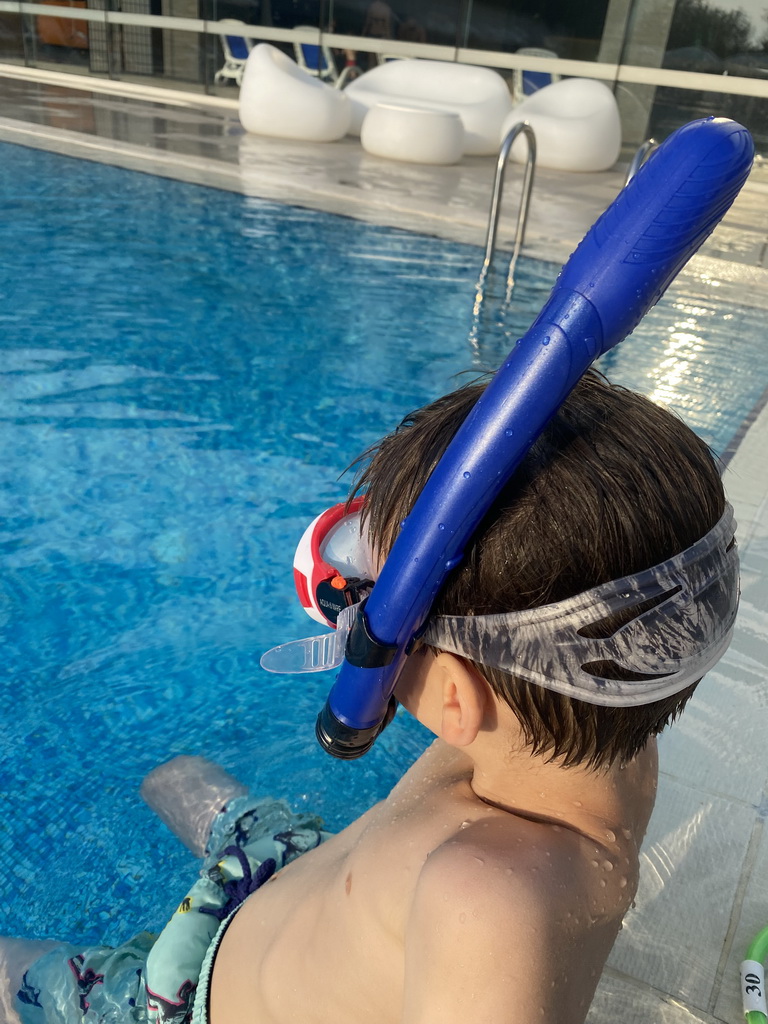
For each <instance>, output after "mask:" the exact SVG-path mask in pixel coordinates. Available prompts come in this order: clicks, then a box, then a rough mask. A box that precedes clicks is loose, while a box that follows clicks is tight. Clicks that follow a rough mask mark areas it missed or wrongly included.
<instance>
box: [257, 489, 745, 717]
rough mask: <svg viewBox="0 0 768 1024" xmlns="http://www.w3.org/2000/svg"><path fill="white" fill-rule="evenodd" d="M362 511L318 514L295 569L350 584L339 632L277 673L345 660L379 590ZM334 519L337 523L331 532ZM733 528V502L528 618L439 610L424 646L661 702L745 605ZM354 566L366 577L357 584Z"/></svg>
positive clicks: (632, 699)
mask: <svg viewBox="0 0 768 1024" xmlns="http://www.w3.org/2000/svg"><path fill="white" fill-rule="evenodd" d="M361 504H362V499H358V500H357V501H356V502H355V503H354V504H353V506H351V507H350V508H349V509H347V508H346V506H344V505H337V506H335V508H333V509H329V510H328V512H326V513H323V515H322V516H318V518H317V519H315V520H314V521H313V523H312V524H311V525H310V527H309V528H308V530H307V533H305V535H304V537H303V538H302V541H301V542H300V544H299V548H298V549H297V552H296V560H295V562H294V573H295V575H296V579H297V580H299V579H302V580H311V581H314V580H319V581H320V583H318V584H317V585H316V588H315V589H316V593H320V592H321V587H322V585H323V584H324V583H325V582H326V579H327V576H328V573H329V572H336V574H337V576H340V578H341V579H343V580H344V581H345V586H343V587H337V590H338V592H340V593H342V594H343V595H344V603H343V606H340V607H339V611H338V613H337V617H336V631H335V632H334V633H328V634H324V635H322V636H314V637H308V638H307V639H304V640H296V641H293V642H291V643H287V644H282V645H281V646H279V647H274V648H272V650H270V651H267V652H266V654H264V655H263V656H262V658H261V665H262V668H264V669H266V670H267V671H268V672H290V673H302V672H321V671H324V670H327V669H334V668H337V667H338V666H339V665H340V664H341V663H342V661H343V660H344V657H345V652H346V644H347V636H348V634H349V631H350V628H351V626H352V623H353V621H354V618H355V615H356V612H357V609H358V607H359V603H360V601H361V600H363V599H364V597H365V595H366V594H367V592H368V591H369V590H370V588H371V587H372V585H373V584H372V581H371V579H370V578H366V577H365V572H366V571H368V572H369V573H370V572H371V564H370V556H369V554H368V552H367V551H366V547H365V544H364V542H363V539H362V538H361V535H360V511H359V510H360V506H361ZM324 517H327V519H326V518H324ZM327 523H331V524H332V526H331V528H330V529H329V530H328V532H327V535H325V536H324V535H323V530H324V526H325V524H327ZM735 528H736V524H735V522H734V516H733V509H732V508H731V506H730V505H726V508H725V512H724V513H723V516H722V517H721V519H720V520H719V522H718V523H717V524H716V525H715V526H714V527H713V528H712V529H711V530H710V531H709V533H707V534H706V535H705V536H704V537H702V538H701V539H700V540H698V541H697V542H696V543H695V544H693V545H691V547H689V548H688V549H687V550H686V551H682V552H681V553H680V554H677V555H674V556H673V557H672V558H669V559H667V560H666V561H664V562H661V563H659V564H658V565H655V566H653V567H652V568H650V569H645V570H643V571H642V572H639V573H635V574H633V575H631V576H625V577H624V578H623V579H619V580H613V581H612V582H610V583H604V584H601V585H600V586H597V587H593V588H592V589H591V590H587V591H584V592H583V593H581V594H577V595H576V596H574V597H570V598H567V599H566V600H564V601H558V602H556V603H554V604H548V605H544V606H542V607H539V608H531V609H528V610H526V611H519V612H506V613H503V614H498V615H464V616H458V615H435V616H432V617H431V618H430V619H429V620H428V624H427V628H426V630H425V632H424V634H423V637H422V639H423V642H425V643H427V644H430V645H432V646H434V647H436V648H438V649H439V650H441V651H447V652H450V653H452V654H456V655H459V656H460V657H463V658H469V659H470V660H471V661H473V662H477V663H478V664H480V665H482V666H486V667H488V668H497V669H501V670H503V671H505V672H508V673H510V674H511V675H514V676H516V677H518V678H520V679H523V680H526V681H527V682H529V683H533V684H535V685H537V686H543V687H545V688H546V689H549V690H554V691H556V692H557V693H562V694H565V695H566V696H568V697H572V698H576V699H578V700H582V701H586V702H587V703H590V704H601V705H605V706H614V707H630V706H634V705H641V704H650V703H652V702H653V701H657V700H661V699H663V698H664V697H668V696H670V695H671V694H674V693H679V692H680V691H681V690H684V689H686V687H688V686H690V685H691V684H692V683H694V682H696V681H697V680H699V679H700V678H701V677H702V676H703V675H705V674H706V672H707V671H709V669H711V668H712V667H713V666H714V665H715V664H716V663H717V661H718V660H719V659H720V657H721V656H722V655H723V653H724V652H725V650H726V648H727V647H728V644H729V643H730V641H731V636H732V634H733V627H734V622H735V619H736V611H737V608H738V603H739V558H738V550H737V545H736V540H735V537H734V533H735ZM308 534H310V539H309V543H307V536H308ZM308 552H309V553H310V556H309V558H308V555H307V553H308ZM330 562H333V563H334V564H335V565H336V566H337V569H334V568H333V566H332V565H330V564H329V563H330ZM337 570H338V571H337ZM342 570H343V573H342ZM352 571H354V572H355V573H356V574H357V575H356V576H353V577H352V578H348V577H347V575H345V574H346V573H350V572H352ZM330 586H331V587H333V586H334V584H333V581H331V583H330ZM302 588H303V589H302ZM297 589H298V590H299V596H300V598H301V600H302V603H303V604H304V606H305V608H306V609H307V611H308V612H309V614H310V615H312V616H313V618H316V619H317V618H320V621H325V622H327V623H328V624H331V625H332V624H333V622H332V617H331V615H330V614H329V615H326V614H324V612H327V611H328V609H327V608H325V607H324V606H323V605H321V606H320V608H321V609H322V610H319V609H318V608H317V605H318V604H319V598H316V601H315V603H314V606H313V610H310V608H308V607H307V604H306V599H307V598H306V595H307V593H308V592H309V590H310V588H309V586H306V585H305V584H303V583H302V585H301V587H297ZM302 595H304V596H302ZM361 595H362V596H361ZM309 600H310V603H312V602H311V596H310V598H309Z"/></svg>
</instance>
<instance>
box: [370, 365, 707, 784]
mask: <svg viewBox="0 0 768 1024" xmlns="http://www.w3.org/2000/svg"><path fill="white" fill-rule="evenodd" d="M486 385H487V379H484V380H482V381H476V382H473V383H472V384H469V385H466V386H464V387H462V388H459V389H458V390H457V391H454V392H452V393H451V394H449V395H446V396H445V397H443V398H440V399H438V400H437V401H436V402H433V403H431V404H430V405H427V406H425V407H424V408H422V409H419V410H418V411H416V412H414V413H411V414H410V415H409V416H407V417H406V418H405V419H404V420H403V422H402V423H401V424H400V426H399V427H398V428H397V429H396V430H395V431H394V432H393V433H392V434H389V435H388V436H387V437H385V438H383V439H382V440H381V441H379V442H378V443H377V444H375V445H374V446H372V448H370V449H369V450H368V451H367V452H366V453H365V454H364V456H362V457H361V460H359V461H360V462H361V465H363V466H364V468H363V469H362V471H361V472H360V474H359V476H358V478H357V480H356V482H355V486H354V488H353V494H356V493H358V492H359V491H361V490H364V491H366V493H367V498H366V503H365V506H364V510H363V516H364V519H363V522H364V528H367V530H368V536H369V539H370V541H371V543H372V546H373V548H374V550H376V551H378V552H381V553H382V554H384V555H386V554H387V553H388V552H389V550H390V548H391V547H392V545H393V544H394V541H395V539H396V537H397V534H398V531H399V528H400V523H401V522H402V521H403V519H405V517H406V516H407V515H408V513H409V512H410V510H411V508H412V507H413V504H414V502H415V500H416V498H417V496H418V495H419V493H420V492H421V489H422V488H423V486H424V484H425V483H426V481H427V479H428V478H429V476H430V474H431V472H432V470H433V469H434V467H435V466H436V465H437V462H438V461H439V459H440V457H441V455H442V454H443V452H444V451H445V449H446V447H447V446H448V444H449V442H450V441H451V439H452V438H453V436H454V434H455V433H456V431H457V430H458V428H459V426H460V425H461V423H462V422H463V421H464V419H465V418H466V416H467V414H468V413H469V411H470V409H471V408H472V406H473V405H474V404H475V402H476V401H477V399H478V398H479V396H480V395H481V394H482V392H483V390H484V389H485V387H486ZM363 460H364V461H363ZM724 508H725V496H724V493H723V487H722V483H721V480H720V474H719V472H718V468H717V465H716V462H715V460H714V458H713V456H712V453H711V452H710V450H709V448H708V447H707V445H706V444H705V443H704V442H703V441H702V440H701V439H700V438H698V437H697V436H696V434H694V433H693V431H692V430H691V429H690V428H689V427H687V426H686V425H685V424H684V423H683V422H682V420H680V419H679V418H678V417H677V416H675V415H674V414H673V413H671V412H670V411H669V410H667V409H665V408H663V407H661V406H657V405H655V404H654V403H653V402H651V401H649V400H648V399H647V398H644V397H643V396H642V395H638V394H636V393H634V392H632V391H629V390H627V389H626V388H623V387H619V386H617V385H614V384H611V383H610V382H609V381H607V380H606V379H605V378H604V377H602V376H601V375H600V374H598V373H596V372H595V371H590V372H589V373H587V374H586V375H585V376H584V377H583V378H582V380H581V381H580V382H579V383H578V384H577V385H576V387H575V388H574V390H573V391H572V393H571V394H570V396H569V397H568V398H567V399H566V401H565V402H564V403H563V405H562V406H561V408H560V410H559V411H558V412H557V414H556V415H555V417H554V418H553V419H552V420H551V421H550V423H549V424H548V425H547V427H546V428H545V429H544V431H543V432H542V434H541V436H540V437H539V438H538V440H537V441H536V442H535V444H534V445H533V447H532V448H531V450H530V451H529V452H528V454H527V455H526V457H525V458H524V460H523V462H522V463H521V465H520V466H519V468H518V469H517V471H516V472H515V474H514V475H513V476H512V478H511V479H510V480H509V482H508V483H507V484H506V486H505V487H504V489H503V491H502V492H501V494H500V495H499V497H498V499H497V500H496V501H495V503H494V504H493V506H492V507H491V509H490V511H489V512H488V513H487V515H486V516H485V518H484V520H483V522H482V523H481V525H480V527H479V529H478V530H477V532H476V534H475V536H474V537H473V539H472V541H471V543H470V544H469V545H468V547H467V549H466V552H465V558H464V561H463V562H462V564H461V566H460V567H459V568H458V569H456V570H455V571H454V572H453V574H452V575H451V576H450V577H449V578H448V580H447V583H446V585H445V587H444V588H443V590H442V591H441V593H440V594H439V595H438V598H437V601H436V603H435V605H434V607H433V609H432V612H433V614H439V615H489V614H494V613H500V612H506V611H519V610H522V609H527V608H535V607H539V606H541V605H545V604H549V603H551V602H554V601H561V600H564V599H565V598H568V597H572V596H574V595H575V594H578V593H581V592H582V591H584V590H588V589H590V588H591V587H595V586H597V585H599V584H601V583H607V582H609V581H611V580H615V579H619V578H621V577H622V576H626V575H628V574H631V573H635V572H639V571H640V570H642V569H647V568H649V567H650V566H653V565H656V564H657V563H659V562H662V561H664V560H665V559H667V558H670V557H671V556H672V555H674V554H676V553H678V552H679V551H683V550H684V549H685V548H687V547H689V546H690V545H691V544H693V543H694V542H695V541H697V540H699V538H701V537H702V536H703V535H704V534H705V533H707V532H708V531H709V530H710V529H711V528H712V527H713V526H714V525H715V523H716V522H717V521H718V520H719V519H720V517H721V515H722V514H723V511H724ZM476 668H477V669H478V671H479V672H480V673H481V674H482V676H483V677H484V678H485V679H486V680H487V681H488V683H489V685H490V686H491V688H492V689H493V691H494V692H495V693H496V694H497V695H498V696H499V697H500V698H502V699H503V700H505V701H506V703H507V704H509V706H510V707H511V708H512V710H513V711H514V713H515V715H516V716H517V718H518V720H519V721H520V724H521V726H522V729H523V734H524V736H525V739H526V742H527V743H528V744H529V746H530V747H531V749H532V750H533V752H535V753H537V754H545V755H547V756H548V757H549V759H551V760H555V759H558V760H561V762H562V763H563V764H564V765H565V766H571V765H577V764H581V765H587V766H589V767H592V768H599V767H601V766H607V765H610V764H612V763H614V762H615V761H618V762H620V763H623V762H626V761H628V760H630V759H631V758H633V757H634V756H635V755H636V754H637V753H638V752H639V751H640V750H641V749H642V748H643V747H644V745H645V744H646V743H647V741H648V739H649V737H651V736H654V735H656V734H658V733H660V732H661V731H662V729H664V727H665V726H666V725H668V724H669V722H671V721H672V720H673V719H674V718H675V717H676V716H677V715H678V714H679V713H680V711H682V709H683V707H684V706H685V704H686V702H687V700H688V699H689V697H690V696H691V694H692V693H693V691H694V689H695V686H696V684H693V685H691V686H689V687H688V688H686V689H685V690H683V691H681V692H680V693H678V694H674V695H672V696H670V697H668V698H666V699H664V700H660V701H656V702H654V703H652V704H647V705H641V706H636V707H632V708H620V707H602V706H599V705H594V704H588V703H586V702H584V701H580V700H576V699H574V698H571V697H567V696H564V695H562V694H559V693H556V692H554V691H551V690H548V689H546V688H544V687H540V686H536V685H533V684H530V683H527V682H525V681H524V680H521V679H518V678H516V677H515V676H513V675H510V674H508V673H506V672H503V671H501V670H499V669H495V668H489V667H487V666H484V665H477V666H476Z"/></svg>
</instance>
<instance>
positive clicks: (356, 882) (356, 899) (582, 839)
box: [210, 741, 656, 1024]
mask: <svg viewBox="0 0 768 1024" xmlns="http://www.w3.org/2000/svg"><path fill="white" fill-rule="evenodd" d="M530 764H531V760H530V759H522V761H521V762H520V769H519V776H518V778H517V779H516V780H515V781H516V782H517V786H516V793H517V795H518V797H519V799H516V800H515V804H514V806H505V807H499V806H493V805H490V804H488V803H486V802H484V801H482V800H480V799H479V798H478V797H477V796H476V795H475V792H474V791H473V788H472V765H471V763H470V762H469V761H468V759H466V758H465V757H463V756H462V755H461V754H459V753H457V752H456V751H455V750H453V749H452V748H450V747H448V746H447V745H445V744H444V743H442V742H441V741H436V742H435V743H434V744H433V745H432V746H431V747H430V748H429V750H428V751H427V752H426V753H425V754H424V755H423V756H422V757H421V758H419V760H418V761H417V762H416V763H415V764H414V766H413V767H412V768H411V769H410V771H409V772H408V773H406V775H405V776H404V777H403V779H402V780H401V781H400V782H399V783H398V785H397V786H396V787H395V788H394V789H393V791H392V792H391V793H390V795H389V797H387V799H386V800H384V801H382V802H381V803H379V804H377V805H376V806H375V807H373V808H372V809H371V810H370V811H368V812H367V813H366V814H364V815H363V816H362V817H361V818H359V819H358V820H357V821H355V822H354V823H353V824H352V825H350V826H349V827H348V828H347V829H345V830H344V831H343V832H341V833H340V834H339V835H338V836H335V837H334V838H333V839H331V840H329V841H328V842H327V843H325V844H324V845H323V846H321V847H319V848H318V849H317V850H314V851H312V852H311V853H308V854H305V855H304V856H303V857H301V858H300V859H299V860H297V861H295V862H294V863H292V864H291V865H289V866H288V867H287V868H285V869H284V870H283V871H281V872H280V873H279V874H278V875H277V876H276V877H275V878H274V879H273V880H271V881H270V882H269V883H268V884H267V885H266V886H264V887H263V888H262V889H260V890H259V891H258V892H256V893H255V894H254V895H253V896H251V897H250V898H249V899H248V901H247V902H246V903H245V905H244V906H243V908H242V909H241V910H240V911H239V913H238V914H237V916H236V917H235V918H234V920H233V922H232V924H231V925H230V927H229V929H228V930H227V933H226V935H225V936H224V939H223V941H222V944H221V947H220V949H219V952H218V954H217V957H216V961H215V965H214V971H213V980H212V986H211V996H210V1003H211V1016H210V1021H211V1024H295V1022H297V1021H300V1022H301V1024H366V1022H370V1024H422V1022H423V1024H427V1022H433V1021H434V1022H437V1021H441V1022H443V1024H451V1022H452V1021H454V1020H456V1021H463V1022H465V1024H474V1022H486V1021H487V1022H488V1024H491V1021H493V1022H494V1024H497V1022H498V1021H499V1020H502V1019H503V1020H505V1021H507V1022H510V1024H512V1022H513V1021H514V1022H517V1021H518V1020H519V1021H521V1022H522V1021H526V1022H529V1021H530V1020H533V1019H547V1020H549V1021H557V1022H563V1024H571V1022H574V1024H575V1022H580V1021H582V1020H583V1018H584V1016H585V1015H586V1012H587V1008H588V1006H589V1002H590V1000H591V998H592V995H593V993H594V989H595V986H596V984H597V981H598V979H599V975H600V972H601V970H602V967H603V965H604V963H605V959H606V957H607V956H608V953H609V952H610V949H611V946H612V945H613V942H614V939H615V937H616V933H617V931H618V928H619V925H620V922H621V918H622V917H623V915H624V913H625V911H626V909H627V907H628V906H629V903H630V902H631V899H632V897H633V894H634V892H635V888H636V884H637V866H638V848H639V845H640V841H641V840H642V836H643V834H644V832H645V828H646V826H647V822H648V818H649V816H650V812H651V809H652V806H653V797H654V793H655V781H656V754H655V746H651V747H650V748H649V749H648V750H647V751H646V752H645V753H643V754H642V755H641V756H640V757H639V758H637V759H636V760H635V761H634V762H633V763H632V764H631V765H629V766H627V767H626V768H625V769H618V768H616V769H611V770H610V771H608V772H606V773H602V774H600V775H596V774H594V773H586V774H585V773H583V772H573V771H572V770H568V771H565V770H563V769H552V770H553V771H557V772H559V773H560V775H559V777H558V784H557V786H556V787H555V788H552V787H551V786H550V785H549V782H548V779H549V777H550V774H549V772H548V771H545V772H543V774H542V773H538V772H536V771H533V772H532V771H531V770H530ZM564 778H566V780H567V781H566V782H565V784H564V785H563V783H562V780H563V779H564ZM542 1010H543V1011H544V1012H545V1013H546V1016H545V1017H542V1016H541V1011H542ZM534 1014H535V1016H534Z"/></svg>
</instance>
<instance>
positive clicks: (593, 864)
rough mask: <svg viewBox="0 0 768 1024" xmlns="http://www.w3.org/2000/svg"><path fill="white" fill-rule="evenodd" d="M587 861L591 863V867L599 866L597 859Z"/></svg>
mask: <svg viewBox="0 0 768 1024" xmlns="http://www.w3.org/2000/svg"><path fill="white" fill-rule="evenodd" d="M589 863H590V864H591V865H592V867H593V868H599V867H600V863H599V861H596V860H591V861H590V862H589Z"/></svg>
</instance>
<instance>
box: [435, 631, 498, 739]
mask: <svg viewBox="0 0 768 1024" xmlns="http://www.w3.org/2000/svg"><path fill="white" fill-rule="evenodd" d="M434 669H436V670H437V671H438V672H440V673H441V683H442V716H441V729H440V736H441V738H442V739H443V740H445V742H446V743H449V744H450V745H451V746H453V747H466V746H469V744H470V743H472V742H473V741H474V740H475V738H476V737H477V734H478V733H479V732H480V729H481V728H482V727H483V724H484V722H485V720H486V716H487V714H488V711H489V707H488V701H489V696H490V689H489V687H488V684H487V683H486V681H485V680H484V679H483V678H482V677H481V676H480V675H479V673H477V672H476V671H474V670H473V669H472V668H471V667H470V666H469V665H467V664H466V663H465V662H464V661H463V660H462V659H461V658H457V657H456V655H454V654H448V653H446V652H445V651H441V652H440V653H439V654H438V655H437V657H436V659H435V665H434Z"/></svg>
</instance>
